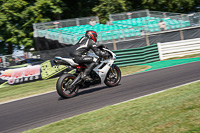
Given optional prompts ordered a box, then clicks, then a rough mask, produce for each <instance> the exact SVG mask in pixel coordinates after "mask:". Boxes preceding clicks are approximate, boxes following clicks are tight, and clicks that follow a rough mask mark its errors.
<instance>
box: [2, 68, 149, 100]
mask: <svg viewBox="0 0 200 133" xmlns="http://www.w3.org/2000/svg"><path fill="white" fill-rule="evenodd" d="M147 68H149V67H148V66H128V67H121V68H120V69H121V71H122V75H127V74H132V73H136V72H139V71H143V70H145V69H147ZM57 79H58V78H54V79H48V80H40V81H35V82H29V83H24V84H18V85H3V86H1V87H0V103H1V102H5V101H9V100H14V99H18V98H23V97H27V96H32V95H36V94H41V93H45V92H49V91H54V90H56V82H57Z"/></svg>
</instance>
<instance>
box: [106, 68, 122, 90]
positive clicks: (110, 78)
mask: <svg viewBox="0 0 200 133" xmlns="http://www.w3.org/2000/svg"><path fill="white" fill-rule="evenodd" d="M120 81H121V70H120V69H119V67H118V66H117V65H114V66H113V67H111V68H110V70H109V71H108V74H107V76H106V79H105V81H104V83H105V84H106V85H107V86H109V87H113V86H117V85H118V84H119V82H120Z"/></svg>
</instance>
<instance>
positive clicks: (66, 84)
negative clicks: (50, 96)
mask: <svg viewBox="0 0 200 133" xmlns="http://www.w3.org/2000/svg"><path fill="white" fill-rule="evenodd" d="M75 78H76V76H75V75H73V74H63V75H62V76H61V77H60V78H59V79H58V80H57V84H56V90H57V93H58V94H59V95H60V96H61V97H62V98H71V97H74V96H75V95H76V94H77V93H78V90H79V86H76V85H75V86H74V87H72V88H70V85H71V83H72V82H73V81H74V79H75Z"/></svg>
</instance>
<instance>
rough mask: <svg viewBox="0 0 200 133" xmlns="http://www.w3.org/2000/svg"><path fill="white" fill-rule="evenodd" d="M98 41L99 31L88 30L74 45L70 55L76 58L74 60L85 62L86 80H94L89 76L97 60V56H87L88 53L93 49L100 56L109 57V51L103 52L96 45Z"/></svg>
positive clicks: (83, 76)
mask: <svg viewBox="0 0 200 133" xmlns="http://www.w3.org/2000/svg"><path fill="white" fill-rule="evenodd" d="M96 42H97V33H96V32H95V31H92V30H88V31H86V33H85V36H83V37H82V38H81V39H80V40H79V41H78V42H77V43H76V44H75V45H74V46H73V47H72V51H71V52H70V56H72V57H73V58H74V61H75V62H76V63H78V64H84V65H85V66H86V67H87V68H86V69H85V71H84V73H83V75H82V79H84V80H86V81H90V80H92V79H91V78H90V76H89V74H90V72H91V70H92V69H93V68H94V67H95V64H96V62H97V59H96V58H93V57H91V56H87V55H86V54H87V53H88V52H89V51H90V50H92V51H93V52H94V53H95V54H96V55H97V56H100V57H107V56H109V55H108V54H107V53H103V52H102V51H101V50H100V49H99V48H97V46H96Z"/></svg>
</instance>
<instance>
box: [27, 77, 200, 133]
mask: <svg viewBox="0 0 200 133" xmlns="http://www.w3.org/2000/svg"><path fill="white" fill-rule="evenodd" d="M197 132H200V81H199V82H195V83H192V84H189V85H185V86H182V87H178V88H174V89H169V90H167V91H164V92H161V93H158V94H154V95H150V96H146V97H143V98H139V99H136V100H132V101H129V102H126V103H122V104H118V105H113V106H107V107H105V108H102V109H99V110H96V111H92V112H89V113H85V114H81V115H78V116H75V117H72V118H68V119H65V120H62V121H59V122H56V123H52V124H49V125H46V126H43V127H40V128H37V129H33V130H29V131H26V132H24V133H197Z"/></svg>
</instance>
